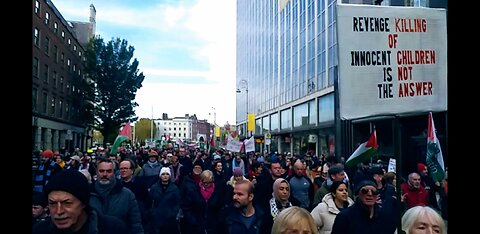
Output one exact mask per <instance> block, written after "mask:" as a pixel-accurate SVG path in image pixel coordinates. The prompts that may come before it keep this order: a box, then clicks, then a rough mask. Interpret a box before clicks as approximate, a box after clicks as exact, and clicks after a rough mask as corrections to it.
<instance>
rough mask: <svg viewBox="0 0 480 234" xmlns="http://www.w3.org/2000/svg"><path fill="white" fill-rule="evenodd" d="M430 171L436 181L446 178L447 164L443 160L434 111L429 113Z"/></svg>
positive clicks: (428, 161)
mask: <svg viewBox="0 0 480 234" xmlns="http://www.w3.org/2000/svg"><path fill="white" fill-rule="evenodd" d="M426 162H427V163H426V164H427V167H428V171H429V172H430V174H431V175H432V178H433V180H434V181H443V179H445V165H444V162H443V154H442V148H441V147H440V142H438V138H437V133H436V129H435V124H434V123H433V117H432V112H429V113H428V133H427V160H426Z"/></svg>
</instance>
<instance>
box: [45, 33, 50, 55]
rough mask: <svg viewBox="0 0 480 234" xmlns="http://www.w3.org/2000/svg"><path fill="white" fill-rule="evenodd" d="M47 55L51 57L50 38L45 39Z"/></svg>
mask: <svg viewBox="0 0 480 234" xmlns="http://www.w3.org/2000/svg"><path fill="white" fill-rule="evenodd" d="M45 54H47V55H50V38H48V37H45Z"/></svg>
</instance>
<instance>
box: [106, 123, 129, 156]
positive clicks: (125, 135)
mask: <svg viewBox="0 0 480 234" xmlns="http://www.w3.org/2000/svg"><path fill="white" fill-rule="evenodd" d="M130 139H132V128H131V127H130V121H128V122H127V123H126V124H125V126H123V128H122V130H121V131H120V133H119V134H118V136H117V138H115V142H113V146H112V150H111V151H110V154H115V155H116V154H117V151H118V147H119V146H120V144H122V143H123V142H124V141H128V140H130Z"/></svg>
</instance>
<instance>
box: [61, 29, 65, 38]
mask: <svg viewBox="0 0 480 234" xmlns="http://www.w3.org/2000/svg"><path fill="white" fill-rule="evenodd" d="M62 39H63V40H65V31H62Z"/></svg>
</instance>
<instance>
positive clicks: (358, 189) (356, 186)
mask: <svg viewBox="0 0 480 234" xmlns="http://www.w3.org/2000/svg"><path fill="white" fill-rule="evenodd" d="M367 185H371V186H373V187H375V188H377V184H376V183H375V182H374V181H373V180H362V181H360V183H358V184H357V185H355V195H357V194H358V192H359V191H360V189H362V188H363V187H364V186H367Z"/></svg>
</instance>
